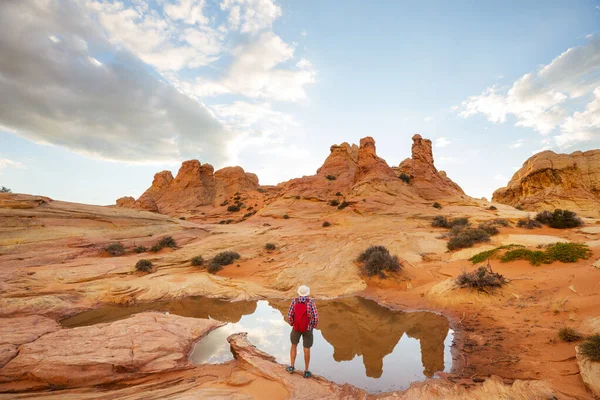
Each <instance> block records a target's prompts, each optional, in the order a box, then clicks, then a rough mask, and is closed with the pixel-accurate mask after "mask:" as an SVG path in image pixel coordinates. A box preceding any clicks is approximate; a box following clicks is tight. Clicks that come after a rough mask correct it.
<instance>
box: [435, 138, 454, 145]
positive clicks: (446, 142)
mask: <svg viewBox="0 0 600 400" xmlns="http://www.w3.org/2000/svg"><path fill="white" fill-rule="evenodd" d="M450 143H452V142H451V141H449V140H448V139H446V138H445V137H439V138H437V139H436V140H435V147H446V146H448V145H449V144H450Z"/></svg>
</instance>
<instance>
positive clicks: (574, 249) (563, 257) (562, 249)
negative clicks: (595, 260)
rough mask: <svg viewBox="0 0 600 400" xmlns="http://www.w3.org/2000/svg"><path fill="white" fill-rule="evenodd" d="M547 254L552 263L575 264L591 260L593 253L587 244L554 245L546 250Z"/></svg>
mask: <svg viewBox="0 0 600 400" xmlns="http://www.w3.org/2000/svg"><path fill="white" fill-rule="evenodd" d="M546 254H547V255H548V257H549V258H550V259H551V260H552V261H560V262H563V263H574V262H577V261H579V260H587V259H588V258H590V256H591V255H592V251H591V250H590V248H589V247H588V246H587V245H585V244H579V243H554V244H551V245H550V246H548V247H547V248H546Z"/></svg>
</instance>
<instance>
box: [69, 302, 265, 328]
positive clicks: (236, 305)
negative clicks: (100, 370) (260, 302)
mask: <svg viewBox="0 0 600 400" xmlns="http://www.w3.org/2000/svg"><path fill="white" fill-rule="evenodd" d="M149 310H154V311H163V312H164V311H168V312H169V313H171V314H175V315H180V316H182V317H192V318H208V317H210V318H212V319H216V320H218V321H223V322H238V321H239V320H240V319H241V318H242V317H243V316H244V315H249V314H252V313H253V312H254V311H256V302H255V301H236V302H230V301H226V300H219V299H211V298H207V297H186V298H183V299H177V300H171V301H160V302H151V303H139V304H134V305H132V306H118V305H105V306H102V307H100V308H97V309H95V310H90V311H85V312H82V313H80V314H77V315H74V316H73V317H69V318H66V319H64V320H62V321H60V323H61V324H62V326H64V327H66V328H74V327H76V326H87V325H94V324H99V323H104V322H112V321H117V320H120V319H123V318H127V317H128V316H130V315H132V314H137V313H140V312H144V311H149Z"/></svg>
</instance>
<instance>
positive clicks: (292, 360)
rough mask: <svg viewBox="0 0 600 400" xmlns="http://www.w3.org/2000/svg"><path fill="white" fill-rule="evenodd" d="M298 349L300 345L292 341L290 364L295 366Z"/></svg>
mask: <svg viewBox="0 0 600 400" xmlns="http://www.w3.org/2000/svg"><path fill="white" fill-rule="evenodd" d="M297 351H298V345H297V344H293V343H292V348H291V349H290V365H291V366H292V367H295V364H296V352H297Z"/></svg>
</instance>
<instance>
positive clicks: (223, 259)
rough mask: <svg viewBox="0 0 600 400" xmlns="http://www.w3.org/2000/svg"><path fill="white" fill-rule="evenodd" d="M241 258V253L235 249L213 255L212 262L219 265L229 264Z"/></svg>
mask: <svg viewBox="0 0 600 400" xmlns="http://www.w3.org/2000/svg"><path fill="white" fill-rule="evenodd" d="M239 258H240V254H239V253H237V252H235V251H223V252H221V253H219V254H217V255H216V256H214V257H213V259H212V260H211V263H217V264H219V265H229V264H233V262H234V261H235V260H237V259H239Z"/></svg>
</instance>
